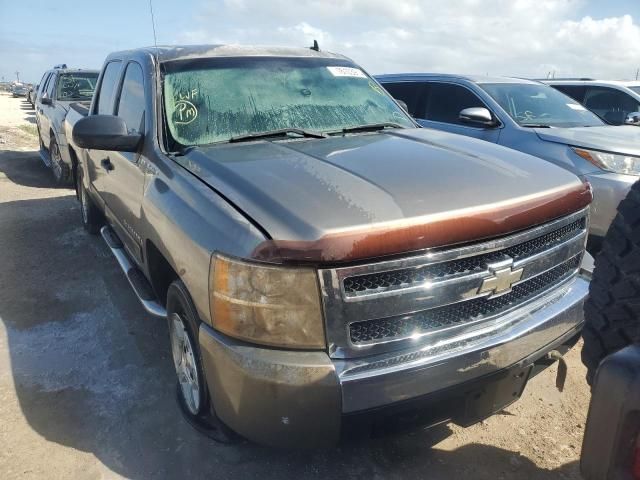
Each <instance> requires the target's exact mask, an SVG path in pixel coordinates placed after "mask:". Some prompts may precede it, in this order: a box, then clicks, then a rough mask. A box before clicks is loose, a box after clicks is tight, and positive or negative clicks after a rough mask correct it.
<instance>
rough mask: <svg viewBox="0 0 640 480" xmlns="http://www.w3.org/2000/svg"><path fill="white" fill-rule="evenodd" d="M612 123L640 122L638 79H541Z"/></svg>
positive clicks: (639, 88) (629, 123) (639, 87)
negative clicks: (624, 80)
mask: <svg viewBox="0 0 640 480" xmlns="http://www.w3.org/2000/svg"><path fill="white" fill-rule="evenodd" d="M543 82H544V83H546V84H547V85H551V86H552V87H553V88H555V89H556V90H559V91H561V92H562V93H564V94H566V95H569V96H570V97H571V98H573V99H574V100H576V101H577V102H580V103H581V104H582V105H584V106H585V107H586V108H588V109H589V110H591V111H592V112H593V113H595V114H596V115H598V116H599V117H600V118H601V119H602V120H604V121H605V122H607V123H608V124H611V125H638V126H640V81H635V82H621V81H611V80H592V79H558V80H543Z"/></svg>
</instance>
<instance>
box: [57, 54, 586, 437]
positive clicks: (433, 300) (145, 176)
mask: <svg viewBox="0 0 640 480" xmlns="http://www.w3.org/2000/svg"><path fill="white" fill-rule="evenodd" d="M257 92H259V94H257ZM416 127H417V125H416V124H415V123H414V121H413V120H412V119H411V118H410V117H409V116H408V114H407V113H406V112H405V111H404V110H402V109H401V108H400V107H399V105H398V104H397V103H396V102H395V101H394V100H393V99H392V98H391V97H390V96H389V95H388V94H387V93H386V92H385V91H384V89H383V88H382V87H381V86H380V85H379V84H378V83H377V82H376V81H375V80H374V79H373V78H371V77H370V76H369V75H367V74H366V73H365V72H364V71H363V70H362V69H361V68H360V67H358V65H356V64H354V63H353V62H352V61H351V60H349V59H347V58H346V57H343V56H340V55H336V54H332V53H328V52H322V51H318V50H317V49H300V48H298V49H290V48H265V47H239V46H200V47H193V46H191V47H189V46H186V47H159V48H157V49H156V48H150V49H137V50H131V51H127V52H119V53H113V54H111V55H109V57H108V58H107V59H106V61H105V64H104V67H103V70H102V73H101V74H100V79H99V81H98V87H97V90H96V94H95V96H94V99H93V102H92V104H91V107H90V108H89V110H88V111H83V110H81V109H77V108H75V106H74V107H72V108H71V109H70V110H69V114H68V115H67V117H66V120H65V130H66V136H67V138H70V137H71V138H72V142H70V145H71V148H72V151H73V152H74V153H73V158H74V159H77V160H75V161H74V163H76V165H77V167H76V168H77V174H76V178H77V191H78V197H79V200H80V204H81V211H82V222H83V224H84V226H85V228H86V229H87V230H88V231H89V232H91V233H97V232H98V231H101V233H102V236H103V238H104V239H105V241H106V242H107V244H108V245H109V248H110V249H111V251H112V252H113V254H114V256H115V257H116V259H117V261H118V262H119V264H120V266H121V267H122V269H123V271H124V272H126V275H127V278H128V279H129V282H130V283H131V285H132V287H133V289H134V291H135V292H136V294H137V295H138V297H139V299H140V300H141V303H142V305H143V306H144V307H145V308H146V309H147V311H148V312H150V313H151V314H153V315H156V316H158V317H162V318H166V319H168V322H169V332H170V339H171V345H172V352H173V359H174V366H175V369H176V373H177V379H178V392H179V398H180V403H181V405H182V408H183V411H184V412H185V414H186V415H187V418H188V419H189V420H190V421H191V422H193V423H197V424H199V425H206V426H208V427H212V426H217V427H218V428H219V429H221V430H217V431H218V432H220V431H224V427H222V425H226V426H228V427H230V428H231V429H232V430H234V431H236V432H238V433H240V434H241V435H243V436H245V437H247V438H249V439H251V440H254V441H257V442H262V443H267V444H271V445H283V446H311V445H326V444H331V443H333V442H335V441H336V440H337V439H338V437H339V435H340V434H341V432H344V431H347V430H349V428H350V427H352V426H353V425H355V424H358V425H360V426H362V427H365V426H366V428H369V429H372V428H374V426H375V425H378V424H379V423H380V422H382V423H384V422H385V421H386V419H388V418H389V417H391V416H393V417H394V418H404V419H405V421H407V420H408V421H409V422H410V423H412V424H415V423H416V421H417V420H416V417H415V416H414V415H415V414H416V413H419V414H420V419H421V420H420V421H421V423H422V422H427V423H434V422H435V423H437V422H441V421H446V420H449V419H453V420H454V421H455V422H457V423H459V424H462V425H469V424H472V423H474V422H477V421H479V420H481V419H483V418H485V417H487V416H489V415H491V414H493V413H495V412H496V411H498V410H501V409H502V408H503V407H505V406H506V405H508V404H510V403H511V402H513V401H515V400H516V399H517V398H518V397H519V396H520V394H521V393H522V391H523V389H524V387H525V385H526V383H527V382H528V380H529V379H530V378H531V377H532V376H533V375H535V374H536V373H537V372H539V371H541V370H542V369H544V368H545V367H546V366H548V365H549V364H550V363H552V362H553V360H552V359H553V358H557V356H559V355H561V354H562V353H564V352H565V351H566V350H567V349H568V348H570V346H571V345H573V343H574V342H575V341H576V340H577V338H578V337H579V335H580V330H581V326H582V322H583V316H582V308H583V302H584V299H585V296H586V294H587V288H588V282H587V280H585V279H584V277H583V275H582V270H581V269H582V261H583V256H586V257H587V258H588V255H585V253H584V245H585V241H586V237H587V229H588V221H589V220H588V205H589V202H590V201H591V191H590V188H589V186H588V185H586V184H585V183H583V182H582V181H580V180H579V179H578V178H577V177H576V176H575V175H573V174H571V173H570V172H568V171H566V170H563V169H561V168H558V167H556V166H555V165H552V164H550V163H548V162H545V161H542V160H540V159H537V158H534V157H531V156H529V155H525V154H522V153H520V152H516V151H515V150H510V149H506V148H503V147H499V146H496V145H492V144H490V143H487V142H479V141H477V140H475V139H472V138H466V137H463V136H460V135H451V134H448V133H446V132H437V131H435V130H430V129H420V128H416ZM460 192H464V195H461V194H460ZM150 328H152V327H151V326H150ZM409 419H410V420H409Z"/></svg>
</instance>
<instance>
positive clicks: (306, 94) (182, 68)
mask: <svg viewBox="0 0 640 480" xmlns="http://www.w3.org/2000/svg"><path fill="white" fill-rule="evenodd" d="M164 104H165V112H166V117H167V119H166V120H167V124H168V127H169V131H170V133H171V135H172V136H173V139H174V141H176V142H177V143H179V144H181V145H184V146H191V145H206V144H211V143H217V142H227V141H229V140H230V139H232V138H234V137H242V136H245V135H249V134H261V133H265V132H272V131H279V130H287V129H298V130H304V131H306V132H313V133H314V134H316V133H320V134H322V133H325V134H330V133H334V132H336V133H337V132H341V131H342V129H345V128H346V129H349V128H353V127H358V126H364V125H373V124H380V125H382V124H397V125H399V126H401V127H414V126H415V125H414V123H413V121H412V120H411V119H410V117H408V115H407V114H406V113H405V112H404V111H403V110H402V109H401V108H399V107H398V106H397V104H396V103H395V102H394V101H393V99H391V97H390V96H389V95H388V94H387V93H386V92H385V91H384V90H383V89H382V88H381V87H380V86H379V85H378V84H377V83H376V82H375V81H374V80H373V79H371V78H370V77H369V76H368V75H366V74H365V73H364V72H363V71H362V70H361V69H360V68H358V67H357V66H356V65H354V64H352V63H351V62H347V61H344V60H336V59H333V60H332V59H315V58H259V57H258V58H257V57H248V58H246V59H245V58H238V59H236V58H234V59H222V58H220V59H206V60H196V61H182V62H174V63H170V64H168V65H166V66H165V77H164ZM292 133H294V134H295V132H292Z"/></svg>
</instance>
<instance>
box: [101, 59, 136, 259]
mask: <svg viewBox="0 0 640 480" xmlns="http://www.w3.org/2000/svg"><path fill="white" fill-rule="evenodd" d="M142 72H143V70H142V67H141V66H140V64H138V63H137V62H133V61H131V62H129V63H128V64H127V65H126V67H125V71H124V77H123V79H122V82H121V83H120V86H119V89H118V91H119V95H118V96H117V97H116V102H115V105H116V110H115V114H116V115H117V116H118V117H120V118H122V119H123V120H124V122H125V124H126V125H127V130H128V131H129V133H137V134H140V135H142V136H143V137H144V135H145V134H146V126H145V121H146V120H145V105H146V103H145V88H144V87H145V84H144V76H143V73H142ZM141 145H142V143H141ZM140 160H141V154H140V153H139V152H109V161H110V169H109V170H108V174H107V176H106V179H105V182H104V190H105V195H104V198H105V202H106V206H107V210H108V214H109V216H110V217H111V218H110V220H111V223H112V225H113V227H114V228H115V229H116V231H117V233H118V236H119V237H120V239H121V240H122V242H123V243H124V245H125V247H126V249H127V251H128V252H129V254H130V255H131V256H132V257H133V258H134V259H135V260H136V261H137V262H138V264H142V237H141V235H140V234H139V233H138V232H139V227H140V214H141V201H142V193H143V189H144V178H145V177H144V173H143V171H142V170H141V168H140Z"/></svg>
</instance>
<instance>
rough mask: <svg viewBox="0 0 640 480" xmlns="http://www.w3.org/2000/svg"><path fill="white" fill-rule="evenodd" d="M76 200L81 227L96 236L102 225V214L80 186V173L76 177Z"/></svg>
mask: <svg viewBox="0 0 640 480" xmlns="http://www.w3.org/2000/svg"><path fill="white" fill-rule="evenodd" d="M76 182H77V187H76V188H77V190H78V200H80V218H81V219H82V226H84V229H85V230H86V231H87V232H89V233H90V234H92V235H96V234H97V233H98V232H99V231H100V228H101V227H102V225H103V224H104V217H103V216H102V212H101V211H100V210H99V209H98V207H96V205H95V203H93V200H91V197H90V196H89V195H88V194H87V190H86V189H85V188H84V185H83V184H82V173H81V172H80V171H78V172H77V175H76Z"/></svg>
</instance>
